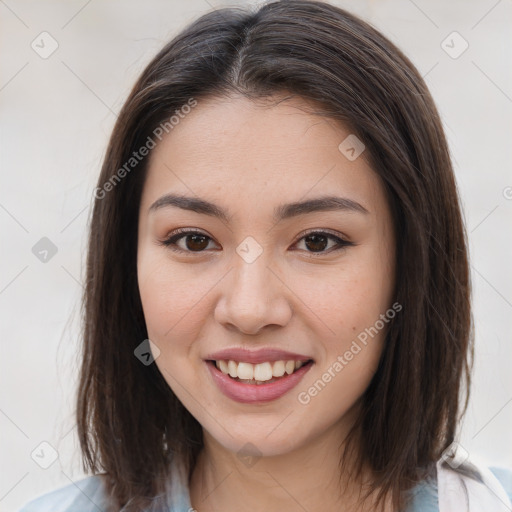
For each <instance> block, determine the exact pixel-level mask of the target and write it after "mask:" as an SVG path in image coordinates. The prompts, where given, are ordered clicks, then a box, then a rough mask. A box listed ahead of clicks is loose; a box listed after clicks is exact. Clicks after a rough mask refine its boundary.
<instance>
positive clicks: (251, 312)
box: [215, 256, 292, 335]
mask: <svg viewBox="0 0 512 512" xmlns="http://www.w3.org/2000/svg"><path fill="white" fill-rule="evenodd" d="M269 263H270V266H269ZM270 267H271V262H269V261H268V259H266V258H264V257H263V256H260V257H259V258H258V259H257V260H256V261H253V262H252V263H247V262H246V261H244V260H243V259H242V258H238V257H235V262H234V268H233V269H232V270H231V272H230V273H229V275H228V276H226V277H227V279H225V280H223V281H224V284H223V289H222V294H221V297H220V298H219V300H218V302H217V304H216V307H215V319H216V321H217V322H219V323H220V324H222V325H223V326H224V327H226V328H227V329H230V330H234V329H235V330H238V331H240V332H242V333H243V334H248V335H251V334H258V333H259V332H260V331H261V330H263V329H264V328H265V327H267V328H270V326H273V327H274V328H275V327H276V326H279V327H284V326H285V325H286V324H287V323H288V322H289V321H290V318H291V316H292V308H291V304H290V297H291V295H292V292H291V291H290V289H289V288H288V287H287V286H286V284H285V283H284V282H283V279H282V278H281V277H280V276H278V274H277V272H276V270H274V269H272V268H270Z"/></svg>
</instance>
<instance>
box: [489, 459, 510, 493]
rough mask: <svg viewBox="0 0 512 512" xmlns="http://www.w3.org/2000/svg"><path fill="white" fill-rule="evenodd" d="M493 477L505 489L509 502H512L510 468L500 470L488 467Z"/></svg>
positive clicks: (499, 468)
mask: <svg viewBox="0 0 512 512" xmlns="http://www.w3.org/2000/svg"><path fill="white" fill-rule="evenodd" d="M489 469H490V470H491V471H492V473H493V475H494V476H495V477H496V478H497V479H498V481H499V483H500V484H501V486H502V487H503V489H505V492H506V493H507V495H508V498H509V500H510V501H512V468H501V467H496V466H489Z"/></svg>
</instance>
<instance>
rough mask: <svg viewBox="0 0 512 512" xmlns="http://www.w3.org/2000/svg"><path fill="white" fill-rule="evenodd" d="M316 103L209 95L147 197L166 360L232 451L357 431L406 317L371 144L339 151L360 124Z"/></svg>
mask: <svg viewBox="0 0 512 512" xmlns="http://www.w3.org/2000/svg"><path fill="white" fill-rule="evenodd" d="M305 106H307V104H306V103H304V100H301V99H293V100H287V101H285V102H281V103H279V104H273V106H268V105H267V106H263V105H261V104H256V103H254V102H251V101H250V100H247V99H244V98H231V99H209V100H201V101H199V102H198V105H197V106H196V107H195V108H194V109H193V110H192V111H191V112H190V113H189V114H188V115H187V116H186V117H184V118H183V119H181V120H180V122H179V124H177V125H175V126H174V127H173V129H172V131H171V132H169V134H168V135H166V137H165V138H163V139H162V141H161V142H160V143H159V144H158V145H157V146H156V147H155V148H154V149H153V150H152V153H151V155H150V162H149V167H148V173H147V178H146V182H145V184H144V188H143V191H142V200H141V206H140V212H139V226H138V230H139V232H138V234H139V237H138V262H137V264H138V283H139V290H140V295H141V300H142V305H143V310H144V315H145V319H146V324H147V329H148V336H149V339H150V340H151V341H152V343H153V344H154V345H153V346H154V347H157V348H158V351H159V352H157V351H156V350H154V354H155V355H158V357H157V358H156V360H155V364H157V366H158V368H159V370H160V372H161V373H162V375H163V377H164V378H165V379H166V381H167V382H168V384H169V386H170V387H171V389H172V390H173V392H174V393H175V394H176V396H177V397H178V398H179V400H180V401H181V402H182V403H183V404H184V406H185V407H186V408H187V409H188V410H189V411H190V413H191V414H192V415H193V416H194V417H195V418H196V419H197V420H198V421H199V423H200V424H201V425H202V427H203V431H204V432H205V435H207V436H208V437H209V438H211V439H213V440H215V441H216V442H217V443H219V444H220V445H222V446H223V447H225V448H226V449H228V450H230V451H235V452H236V451H238V450H240V449H243V447H244V446H245V447H246V446H248V445H247V444H246V443H251V445H254V446H255V447H256V448H257V451H258V452H259V453H261V454H263V455H278V454H283V453H285V452H289V451H292V450H294V449H298V448H300V447H302V446H305V445H307V444H308V443H312V442H313V441H315V440H319V439H320V438H321V437H322V436H323V435H326V433H327V432H332V431H333V430H334V429H336V430H339V431H342V430H344V429H345V430H346V429H347V428H348V427H349V426H350V425H349V421H350V420H349V418H350V414H349V413H352V412H353V411H354V410H356V409H357V406H358V403H359V402H358V400H359V399H360V397H361V395H362V394H363V392H364V391H365V389H366V388H367V386H368V385H369V383H370V380H371V379H372V377H373V375H374V373H375V371H376V368H377V365H378V362H379V358H380V356H381V353H382V349H383V346H384V341H385V333H386V330H387V329H388V327H389V322H390V321H391V318H392V317H393V316H395V314H397V311H398V310H397V309H396V307H393V304H392V303H393V297H392V293H393V286H394V250H393V248H394V243H395V242H394V233H393V225H392V219H391V214H390V210H389V206H388V204H387V201H386V197H385V193H384V189H383V185H382V183H381V182H380V179H379V178H378V176H377V175H376V174H375V173H374V171H373V170H372V169H371V168H370V167H369V165H368V164H367V162H366V161H365V153H364V151H363V153H362V154H361V155H360V156H359V157H358V158H355V159H354V155H353V153H354V152H351V151H350V150H348V152H347V144H348V142H346V143H344V145H343V144H342V150H343V151H342V150H340V149H339V148H338V146H340V144H341V143H342V142H343V141H344V140H345V139H346V138H347V137H348V136H349V135H350V131H348V130H347V129H345V128H344V127H343V126H342V125H340V124H338V123H335V122H334V121H332V120H329V119H326V118H324V117H320V116H317V115H314V114H309V113H307V111H306V110H305V109H304V107H305ZM350 140H351V139H349V141H350ZM348 146H350V144H348ZM344 148H345V149H344ZM356 149H357V148H356ZM348 156H350V157H351V158H348ZM171 196H173V197H174V199H173V197H171ZM176 196H182V197H189V198H192V199H194V200H201V201H203V202H202V203H196V204H194V202H193V201H186V200H182V201H181V202H178V201H176ZM327 196H329V197H331V198H335V199H334V200H333V201H331V202H328V201H324V202H320V201H315V200H317V199H319V198H326V197H327ZM206 202H207V203H208V204H206ZM308 202H309V203H308ZM295 203H307V204H304V205H303V206H302V207H300V206H297V205H295ZM205 205H206V206H205ZM287 205H292V206H287ZM293 205H295V206H293ZM220 212H222V214H223V215H221V213H220ZM180 230H181V231H180ZM213 360H217V361H219V363H218V365H219V366H220V369H219V368H217V366H216V364H215V363H214V362H211V361H213ZM220 361H224V362H222V363H221V362H220ZM229 361H231V362H229ZM287 361H293V363H287ZM301 365H302V366H301ZM296 367H297V368H296ZM225 372H228V373H227V374H226V373H225ZM270 372H273V373H270ZM283 372H284V375H283ZM288 372H292V373H288ZM249 379H255V380H258V382H259V383H255V380H249ZM269 379H270V381H269ZM244 381H245V382H244Z"/></svg>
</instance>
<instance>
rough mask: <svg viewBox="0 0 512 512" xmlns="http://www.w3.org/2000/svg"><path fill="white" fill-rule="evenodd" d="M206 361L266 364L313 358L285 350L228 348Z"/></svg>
mask: <svg viewBox="0 0 512 512" xmlns="http://www.w3.org/2000/svg"><path fill="white" fill-rule="evenodd" d="M205 359H206V360H213V361H229V360H232V361H237V362H239V363H240V362H243V363H252V364H258V363H265V362H267V361H268V362H273V361H290V360H292V359H293V360H294V361H304V362H306V361H309V360H311V359H312V358H311V357H308V356H305V355H303V354H297V353H294V352H287V351H285V350H278V349H275V348H262V349H259V350H249V349H244V348H226V349H224V350H219V351H218V352H213V353H211V354H209V355H208V356H207V357H206V358H205Z"/></svg>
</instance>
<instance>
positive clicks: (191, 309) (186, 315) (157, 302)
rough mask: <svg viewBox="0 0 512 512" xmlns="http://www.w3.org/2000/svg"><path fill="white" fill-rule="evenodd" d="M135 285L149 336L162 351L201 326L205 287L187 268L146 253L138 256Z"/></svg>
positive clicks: (206, 287) (157, 255) (206, 289)
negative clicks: (200, 319)
mask: <svg viewBox="0 0 512 512" xmlns="http://www.w3.org/2000/svg"><path fill="white" fill-rule="evenodd" d="M138 283H139V291H140V296H141V302H142V307H143V310H144V317H145V319H146V326H147V329H148V336H149V337H150V339H152V341H153V340H154V341H155V343H157V344H158V345H159V347H160V345H162V346H161V347H160V348H161V350H162V349H165V347H166V346H167V345H168V344H169V343H170V342H171V340H186V338H187V336H190V335H191V331H193V329H194V328H195V326H198V325H200V322H198V318H199V317H200V316H201V314H202V311H203V308H204V306H203V305H202V304H201V298H202V297H203V296H204V295H205V294H206V293H207V291H208V286H207V283H205V281H204V280H202V279H198V278H197V276H194V274H193V271H192V270H191V268H190V267H187V266H186V265H179V264H174V265H172V264H170V262H169V261H168V259H167V258H165V257H162V256H161V255H159V254H154V253H151V251H148V252H147V253H145V254H141V255H140V256H139V261H138ZM185 333H188V335H186V334H185ZM173 343H175V342H174V341H173Z"/></svg>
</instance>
